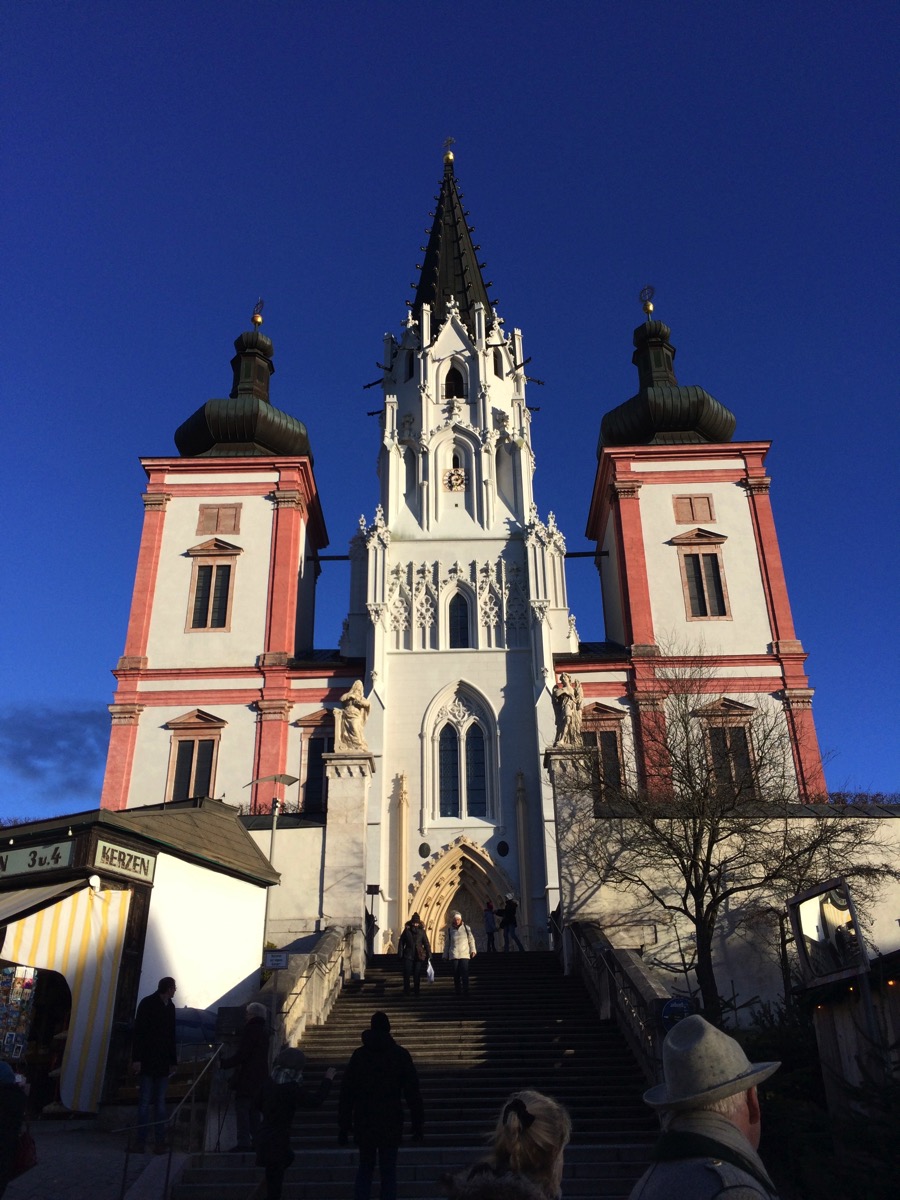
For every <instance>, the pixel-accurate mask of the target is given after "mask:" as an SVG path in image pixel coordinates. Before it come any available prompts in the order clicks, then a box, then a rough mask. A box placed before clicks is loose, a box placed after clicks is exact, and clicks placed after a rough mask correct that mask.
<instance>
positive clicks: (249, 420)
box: [175, 305, 312, 459]
mask: <svg viewBox="0 0 900 1200" xmlns="http://www.w3.org/2000/svg"><path fill="white" fill-rule="evenodd" d="M259 307H260V305H257V310H258V309H259ZM253 323H254V328H253V329H250V330H247V332H246V333H242V334H241V335H240V337H239V338H237V340H236V341H235V343H234V348H235V351H236V354H235V356H234V358H233V359H232V360H231V369H232V371H233V372H234V386H233V387H232V389H231V394H230V395H229V396H228V397H227V399H223V400H207V402H206V403H205V404H204V405H203V407H202V408H198V409H197V411H196V412H195V413H194V414H193V416H190V417H188V419H187V420H186V421H185V422H184V424H183V425H180V426H179V427H178V429H177V430H176V431H175V445H176V446H177V447H178V453H179V454H180V455H181V456H182V457H183V458H238V457H261V456H268V455H278V456H281V455H290V456H292V457H293V456H303V457H308V458H310V459H312V454H311V453H310V449H309V438H308V436H307V433H306V426H305V425H304V424H303V423H302V422H300V421H298V420H297V419H296V418H295V417H291V416H289V415H288V414H287V413H285V412H282V411H281V410H280V409H278V408H275V406H274V405H273V404H272V403H271V402H270V401H269V379H270V377H271V376H272V374H273V373H274V371H275V364H274V363H273V362H272V353H273V346H272V341H271V338H268V337H266V335H265V334H264V333H262V331H261V330H260V328H259V326H260V325H261V324H262V317H261V316H260V314H259V311H256V312H254V315H253Z"/></svg>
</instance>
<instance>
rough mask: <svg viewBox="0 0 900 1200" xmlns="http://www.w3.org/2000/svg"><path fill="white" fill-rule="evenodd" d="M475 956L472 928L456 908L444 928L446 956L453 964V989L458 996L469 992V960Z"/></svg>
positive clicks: (466, 994)
mask: <svg viewBox="0 0 900 1200" xmlns="http://www.w3.org/2000/svg"><path fill="white" fill-rule="evenodd" d="M474 957H475V939H474V938H473V937H472V930H471V929H470V928H469V927H468V925H467V924H466V923H465V921H464V920H463V919H462V913H460V912H456V911H455V910H454V911H453V912H452V913H451V914H450V924H449V925H448V926H447V928H446V929H445V930H444V958H446V959H447V960H448V961H449V962H450V963H451V964H452V966H453V989H454V991H455V992H456V994H457V996H468V994H469V962H470V960H471V959H473V958H474Z"/></svg>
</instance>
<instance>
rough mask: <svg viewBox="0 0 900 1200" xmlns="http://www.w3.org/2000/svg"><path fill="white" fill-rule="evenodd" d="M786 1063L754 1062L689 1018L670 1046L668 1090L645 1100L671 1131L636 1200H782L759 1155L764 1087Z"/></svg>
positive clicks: (666, 1053)
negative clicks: (758, 1089)
mask: <svg viewBox="0 0 900 1200" xmlns="http://www.w3.org/2000/svg"><path fill="white" fill-rule="evenodd" d="M780 1066H781V1063H777V1062H767V1063H751V1062H750V1061H749V1060H748V1058H747V1056H746V1054H744V1052H743V1050H742V1049H741V1048H740V1046H739V1045H738V1044H737V1042H736V1041H735V1040H734V1038H731V1037H729V1036H728V1034H727V1033H723V1032H722V1031H721V1029H716V1028H715V1026H713V1025H710V1024H709V1022H708V1021H704V1019H703V1017H699V1016H692V1017H686V1018H685V1019H684V1020H683V1021H679V1023H678V1024H677V1025H676V1026H675V1028H674V1029H672V1030H671V1032H670V1033H669V1035H668V1037H667V1038H666V1040H665V1042H664V1043H663V1075H664V1078H665V1083H661V1084H658V1085H657V1086H656V1087H652V1088H650V1090H649V1091H648V1092H645V1093H644V1100H645V1102H646V1103H647V1104H649V1105H650V1106H651V1108H656V1109H659V1110H660V1113H661V1120H662V1127H663V1132H662V1134H661V1136H660V1138H659V1141H658V1142H657V1143H656V1146H655V1147H654V1149H653V1155H652V1158H653V1165H652V1166H651V1167H650V1168H649V1169H648V1170H647V1171H646V1172H645V1173H644V1175H643V1176H642V1177H641V1178H640V1179H639V1180H638V1182H637V1183H636V1184H635V1186H634V1189H633V1190H632V1192H631V1196H630V1198H629V1200H716V1197H719V1196H722V1197H727V1198H728V1200H778V1197H777V1195H776V1192H775V1185H774V1184H773V1183H772V1181H771V1179H770V1178H769V1176H768V1174H767V1173H766V1169H765V1167H764V1166H763V1164H762V1160H761V1159H760V1157H759V1155H758V1154H757V1149H758V1147H759V1134H760V1112H759V1099H758V1098H757V1094H756V1085H757V1084H758V1083H762V1081H763V1080H764V1079H768V1078H769V1076H770V1075H771V1074H773V1073H774V1072H775V1071H777V1070H778V1068H779V1067H780Z"/></svg>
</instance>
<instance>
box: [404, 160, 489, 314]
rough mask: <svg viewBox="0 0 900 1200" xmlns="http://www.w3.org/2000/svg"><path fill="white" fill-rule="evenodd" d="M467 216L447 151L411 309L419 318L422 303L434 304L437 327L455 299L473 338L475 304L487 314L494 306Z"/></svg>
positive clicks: (433, 310) (432, 306) (432, 305)
mask: <svg viewBox="0 0 900 1200" xmlns="http://www.w3.org/2000/svg"><path fill="white" fill-rule="evenodd" d="M466 216H467V213H466V211H465V209H464V208H463V206H462V193H461V192H460V190H459V188H458V186H457V183H456V177H455V176H454V174H453V153H452V151H450V150H448V151H447V152H446V153H445V155H444V178H443V179H442V180H441V190H440V194H439V196H438V197H437V207H436V208H435V210H434V224H433V225H432V227H431V234H430V236H429V238H428V245H427V246H426V247H425V258H424V260H423V262H422V266H421V275H420V276H419V286H418V287H417V288H416V298H415V300H414V301H413V304H412V311H413V315H414V316H415V317H416V318H417V319H419V318H420V317H421V315H422V305H423V304H429V305H431V311H432V313H433V321H434V327H435V328H437V327H439V326H440V325H441V324H442V323H443V321H444V320H445V318H446V316H447V307H448V302H449V301H451V300H455V301H456V303H457V304H458V305H459V315H460V319H461V320H462V321H463V322H464V323H465V326H466V328H467V329H468V330H469V333H470V334H471V335H472V336H473V337H474V334H475V312H474V310H475V305H476V304H477V303H478V302H479V301H480V302H481V304H483V305H484V310H485V314H488V313H489V312H490V311H491V308H492V305H491V302H490V300H489V299H488V294H487V287H486V286H485V282H484V280H483V279H482V276H481V267H482V265H483V264H481V263H479V262H478V257H477V250H478V247H477V246H475V245H473V243H472V234H473V232H474V227H472V226H470V225H469V224H468V222H467V221H466Z"/></svg>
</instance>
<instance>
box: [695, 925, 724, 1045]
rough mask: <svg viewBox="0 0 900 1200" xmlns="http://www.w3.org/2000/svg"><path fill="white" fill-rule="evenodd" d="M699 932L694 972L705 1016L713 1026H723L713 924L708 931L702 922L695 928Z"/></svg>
mask: <svg viewBox="0 0 900 1200" xmlns="http://www.w3.org/2000/svg"><path fill="white" fill-rule="evenodd" d="M695 928H696V931H697V965H696V967H695V968H694V972H695V974H696V976H697V986H698V987H699V988H700V996H701V998H702V1000H703V1015H704V1017H706V1019H707V1021H709V1022H710V1024H712V1025H718V1026H721V1024H722V1002H721V1000H720V999H719V987H718V984H717V983H716V973H715V970H714V968H713V956H712V929H713V926H712V924H711V925H710V928H709V929H707V928H706V926H705V924H704V923H703V922H702V921H700V922H698V923H697V925H696V926H695Z"/></svg>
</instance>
